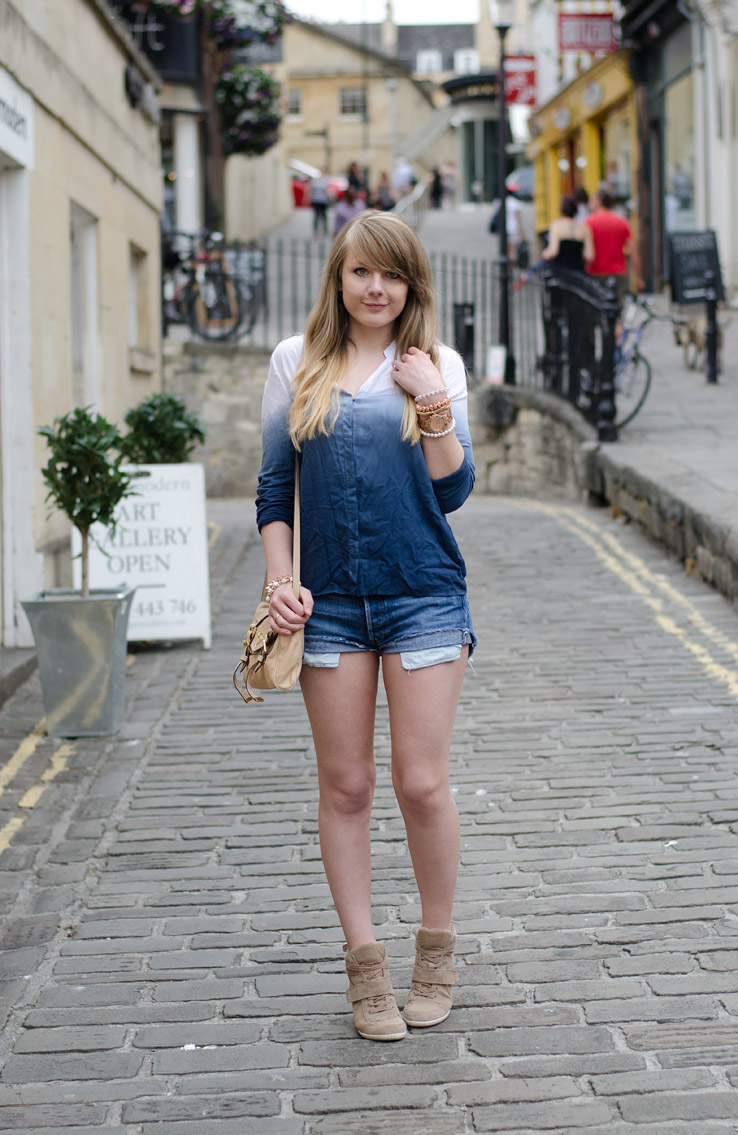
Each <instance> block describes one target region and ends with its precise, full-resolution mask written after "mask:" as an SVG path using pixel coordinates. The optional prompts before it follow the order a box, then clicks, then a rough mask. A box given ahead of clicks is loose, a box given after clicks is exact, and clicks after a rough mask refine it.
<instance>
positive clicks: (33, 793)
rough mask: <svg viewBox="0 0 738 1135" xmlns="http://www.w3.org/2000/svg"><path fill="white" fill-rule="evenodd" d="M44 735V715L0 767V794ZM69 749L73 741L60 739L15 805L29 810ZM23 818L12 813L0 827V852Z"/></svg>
mask: <svg viewBox="0 0 738 1135" xmlns="http://www.w3.org/2000/svg"><path fill="white" fill-rule="evenodd" d="M45 736H46V719H45V718H43V717H42V718H41V720H40V721H39V722H38V723H37V724H36V725H34V727H33V729H32V730H31V732H30V733H29V734H28V736H26V737H24V738H23V740H22V741H21V743H20V745H19V746H18V748H17V749H16V750H15V752H14V753H13V755H12V757H11V758H10V760H9V761H8V762H7V764H5V765H3V767H2V768H0V796H2V795H3V793H4V792H5V789H6V788H7V787H8V785H9V784H10V782H11V781H12V779H13V777H15V776H17V775H18V773H19V772H20V770H21V769H22V768H23V766H24V764H25V763H26V761H27V760H29V759H30V757H32V756H33V754H34V753H35V752H36V749H37V748H38V745H39V742H40V741H42V740H43V738H44V737H45ZM73 752H74V745H73V744H72V743H71V742H69V741H65V742H63V743H62V744H61V745H59V746H58V748H56V749H55V750H54V752H53V753H52V754H51V757H50V758H49V765H48V768H46V769H45V770H44V772H43V773H42V775H41V781H40V783H39V784H35V785H34V786H33V787H32V788H29V789H28V791H27V792H25V793H24V794H23V796H22V797H21V799H20V800H19V801H18V807H19V808H23V809H26V810H30V809H31V808H35V807H36V805H37V804H38V802H39V800H40V799H41V797H42V795H43V793H44V792H45V791H46V789H47V788H48V786H49V784H50V783H51V782H52V780H55V779H56V777H57V776H58V775H59V773H60V772H63V771H64V769H65V768H66V767H67V761H68V759H69V757H70V756H71V755H72V753H73ZM25 821H26V816H14V817H13V818H12V819H11V820H9V821H8V822H7V824H6V825H5V826H4V827H3V828H0V854H2V852H3V851H5V850H6V848H7V847H8V846H9V845H10V841H11V840H12V838H13V836H14V835H15V834H16V832H18V831H19V830H20V829H21V828H22V827H23V824H24V823H25Z"/></svg>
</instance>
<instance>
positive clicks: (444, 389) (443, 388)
mask: <svg viewBox="0 0 738 1135" xmlns="http://www.w3.org/2000/svg"><path fill="white" fill-rule="evenodd" d="M431 394H448V387H447V386H441V387H439V388H438V390H426V391H425V393H424V394H416V395H415V401H416V402H419V401H420V399H421V398H430V396H431Z"/></svg>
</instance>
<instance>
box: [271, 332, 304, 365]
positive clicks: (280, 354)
mask: <svg viewBox="0 0 738 1135" xmlns="http://www.w3.org/2000/svg"><path fill="white" fill-rule="evenodd" d="M304 342H305V336H304V335H303V334H300V335H290V336H289V338H287V339H282V341H281V342H280V343H277V345H276V347H275V348H274V350H273V352H272V362H274V363H278V364H279V363H285V364H289V363H291V362H294V363H295V364H296V363H297V362H299V359H300V355H301V354H302V348H303V344H304Z"/></svg>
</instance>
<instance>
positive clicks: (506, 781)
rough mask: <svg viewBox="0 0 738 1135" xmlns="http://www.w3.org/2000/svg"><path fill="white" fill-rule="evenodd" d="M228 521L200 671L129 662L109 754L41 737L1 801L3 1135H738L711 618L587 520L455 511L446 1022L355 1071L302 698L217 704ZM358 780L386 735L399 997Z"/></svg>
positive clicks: (615, 528)
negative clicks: (463, 572)
mask: <svg viewBox="0 0 738 1135" xmlns="http://www.w3.org/2000/svg"><path fill="white" fill-rule="evenodd" d="M252 515H253V510H252V506H251V505H250V504H248V503H244V502H233V501H231V502H211V504H210V516H211V519H212V520H214V521H215V522H216V523H217V524H218V525H219V526H220V527H219V531H220V534H219V537H218V539H217V541H216V542H215V545H214V549H213V591H214V611H215V624H214V641H213V649H212V651H210V652H203V651H199V650H198V649H197V648H195V647H193V646H191V645H189V646H184V647H179V648H177V649H173V650H163V649H157V650H149V651H141V652H139V653H138V654H137V655H136V656H135V660H134V662H133V665H132V666H131V669H130V678H129V694H130V697H129V701H130V706H129V710H130V712H129V717H128V724H127V726H126V727H125V729H124V730H123V732H122V733H121V734H120V735H119V737H117V738H115V739H113V740H111V741H109V742H99V741H91V740H86V741H76V742H74V743H72V744H71V745H69V746H67V748H66V749H62V750H61V752H60V749H61V746H60V744H59V742H55V741H53V740H51V739H49V738H46V737H43V736H38V737H36V738H35V739H34V740H33V741H32V743H31V746H30V747H29V751H28V752H27V753H26V759H25V760H24V762H23V763H22V764H21V765H19V766H18V767H17V768H16V771H15V772H14V774H13V775H12V776H11V777H10V779H9V780H8V783H7V784H0V787H3V788H4V792H3V795H2V798H0V828H7V824H9V823H12V822H17V823H18V825H19V826H17V828H16V829H15V830H14V833H13V836H12V840H11V842H10V845H9V847H8V848H7V850H6V851H5V852H4V853H3V854H2V855H1V856H0V897H2V900H3V901H2V909H3V911H4V914H3V916H2V917H0V945H1V946H2V947H3V953H2V955H0V967H1V968H0V991H1V992H2V995H3V996H2V1001H3V1004H4V1005H5V1006H6V1008H5V1010H4V1035H3V1048H2V1054H1V1055H2V1072H1V1073H0V1129H1V1130H3V1131H24V1132H34V1133H35V1135H46V1133H47V1132H48V1133H50V1132H52V1131H53V1132H59V1131H62V1132H64V1133H65V1135H82V1133H87V1132H91V1131H98V1130H99V1131H106V1132H107V1131H111V1132H114V1133H119V1135H123V1133H125V1135H149V1133H152V1135H153V1133H154V1132H156V1135H231V1133H238V1135H351V1133H353V1132H362V1135H374V1133H380V1132H381V1133H382V1135H465V1133H471V1132H506V1133H513V1132H514V1133H519V1135H533V1133H536V1135H545V1133H548V1132H552V1133H560V1135H574V1133H576V1135H635V1133H638V1135H679V1133H680V1132H684V1133H686V1132H689V1135H718V1133H720V1135H724V1133H726V1132H736V1131H738V1092H736V1090H735V1089H736V1087H738V983H737V981H736V970H737V969H738V923H737V922H736V915H737V914H738V804H737V803H736V790H737V788H738V774H737V772H736V761H735V756H736V751H737V750H738V721H737V718H736V699H737V698H738V619H737V617H736V613H735V611H734V610H732V609H731V608H730V607H729V606H728V605H727V603H726V602H725V601H724V600H723V599H722V598H721V597H720V596H719V595H717V594H716V593H714V592H711V591H710V590H708V589H707V588H706V587H705V586H704V585H703V584H701V583H700V582H698V581H696V580H694V579H692V578H689V577H687V576H685V575H684V574H683V572H682V570H681V569H680V568H679V567H678V566H677V565H676V564H674V563H672V562H670V561H669V560H667V559H666V558H665V557H664V556H663V554H662V553H661V552H660V551H659V550H658V549H656V548H655V547H653V546H651V545H649V544H647V543H646V542H645V541H644V540H643V539H642V537H640V536H639V535H638V533H637V532H636V531H635V530H634V529H632V528H630V527H628V526H625V525H624V524H623V523H622V522H619V521H616V520H614V519H613V518H612V517H611V516H610V514H609V513H606V512H593V511H587V510H585V509H583V508H579V507H570V506H564V505H558V504H553V503H541V502H532V501H504V500H499V499H492V498H474V499H472V500H471V501H470V502H469V503H468V504H467V506H465V508H464V510H463V511H462V512H461V513H460V514H458V517H457V519H456V521H455V528H456V530H457V532H458V534H459V537H460V541H461V543H462V547H463V549H464V552H465V555H466V557H467V562H468V566H469V572H470V595H471V602H472V610H473V614H474V617H475V624H476V628H477V632H478V633H479V636H480V647H479V650H478V652H477V655H476V658H475V671H474V673H473V674H470V675H469V676H468V678H467V680H466V682H465V686H464V690H463V693H462V699H461V705H460V711H459V719H458V725H457V730H456V736H455V741H454V746H453V763H452V782H453V786H454V791H455V794H456V799H457V801H458V804H459V809H460V812H461V817H462V871H461V878H460V884H459V891H458V901H457V905H456V923H457V929H458V933H459V952H458V960H459V967H460V985H459V988H458V993H457V998H456V1001H457V1006H458V1008H456V1009H455V1010H454V1012H453V1014H452V1016H451V1017H450V1018H449V1020H448V1021H447V1022H445V1023H444V1024H443V1025H441V1026H440V1027H438V1028H436V1029H433V1030H430V1031H428V1032H427V1033H422V1032H418V1031H415V1032H413V1033H412V1034H410V1035H408V1037H407V1039H406V1040H404V1041H402V1042H400V1043H398V1044H395V1045H378V1044H373V1043H371V1042H368V1041H363V1040H360V1039H359V1038H357V1037H356V1036H355V1034H354V1032H353V1028H352V1026H351V1023H350V1013H349V1010H348V1006H347V1004H346V1002H345V1000H344V996H343V990H344V987H345V979H344V976H343V974H342V972H341V969H342V955H341V933H340V928H339V926H338V923H337V920H336V918H335V915H334V914H333V912H332V910H331V908H330V902H329V897H328V892H327V887H326V884H325V881H324V878H323V874H322V869H321V865H320V859H319V851H318V844H317V832H316V799H317V790H316V776H315V769H314V761H313V756H312V753H311V746H310V739H309V732H308V728H307V723H306V718H305V714H304V711H303V709H302V706H301V701H300V697H299V694H297V693H294V694H287V695H281V696H277V697H272V698H270V699H269V702H268V704H266V705H264V706H250V707H245V706H243V705H242V704H241V703H240V700H239V699H238V698H237V696H236V694H235V692H234V691H232V689H231V688H230V687H229V679H230V673H229V671H230V669H231V668H232V666H233V664H234V661H235V656H236V654H237V647H238V634H239V630H240V628H241V627H242V626H243V624H244V619H245V618H246V617H247V616H248V614H250V611H251V608H252V607H253V605H254V603H255V601H256V593H257V591H258V588H259V586H260V579H261V557H260V552H259V551H258V548H257V545H256V540H255V533H254V531H253V528H252V527H251V517H252ZM408 680H412V679H411V678H409V679H408ZM36 683H37V679H36V678H32V679H31V680H30V681H29V682H27V683H26V684H25V685H24V686H23V687H22V689H21V690H20V691H19V692H18V693H17V694H16V695H15V696H14V697H13V698H12V699H11V701H10V702H9V703H8V704H7V705H6V707H5V711H4V714H3V724H2V734H1V735H0V754H1V755H2V758H3V760H4V761H5V760H7V759H8V757H10V756H11V755H12V753H13V752H17V750H18V744H19V742H20V740H21V739H22V738H23V737H25V736H27V735H28V734H29V731H30V730H31V729H32V727H33V726H34V725H35V724H36V722H37V721H38V719H39V717H40V695H39V691H38V687H37V685H36ZM24 752H25V750H24ZM388 753H389V745H388V729H387V722H386V715H385V711H384V708H382V709H380V714H379V720H378V727H377V755H378V761H379V765H380V773H379V781H378V788H377V798H376V806H375V833H374V840H375V842H374V853H375V854H374V868H375V903H376V917H377V921H378V924H379V929H380V931H381V934H382V936H383V938H384V939H385V941H387V943H388V949H389V952H390V954H391V956H392V958H393V962H394V973H395V981H396V986H397V988H398V992H400V993H401V994H402V992H404V990H406V989H407V986H408V982H409V974H410V968H411V961H412V959H411V952H412V935H413V932H414V929H415V927H416V925H417V920H418V905H417V901H416V895H415V890H414V884H413V880H412V873H411V869H410V862H409V858H408V855H407V850H406V847H405V844H404V840H403V833H402V825H401V821H400V817H399V813H398V809H397V807H396V804H395V802H394V799H393V796H392V792H391V787H390V782H389V770H388ZM21 755H23V754H21ZM46 773H48V775H47V779H46V780H45V781H44V780H42V779H41V778H42V777H43V776H44V775H45V774H46ZM42 785H43V787H44V791H43V793H40V794H39V793H38V792H37V789H38V788H40V787H41V786H42ZM34 793H36V796H34ZM34 799H35V806H33V807H30V806H29V805H30V804H32V803H33V802H34ZM23 802H25V807H21V806H20V805H21V804H22V803H23Z"/></svg>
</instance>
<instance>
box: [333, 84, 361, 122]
mask: <svg viewBox="0 0 738 1135" xmlns="http://www.w3.org/2000/svg"><path fill="white" fill-rule="evenodd" d="M339 97H340V101H339V114H340V115H341V118H363V117H364V115H365V114H366V91H365V90H364V88H363V87H341V89H340V92H339Z"/></svg>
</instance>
